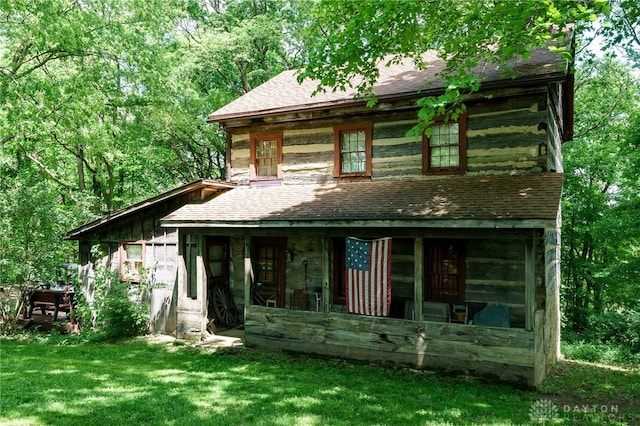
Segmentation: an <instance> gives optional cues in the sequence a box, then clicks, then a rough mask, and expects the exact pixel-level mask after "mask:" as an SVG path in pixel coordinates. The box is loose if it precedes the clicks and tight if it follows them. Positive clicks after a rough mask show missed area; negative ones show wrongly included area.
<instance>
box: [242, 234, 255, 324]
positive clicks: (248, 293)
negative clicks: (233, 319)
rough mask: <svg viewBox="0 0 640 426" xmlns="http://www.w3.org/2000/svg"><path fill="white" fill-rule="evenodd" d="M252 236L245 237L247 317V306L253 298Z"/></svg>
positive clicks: (245, 307) (245, 300)
mask: <svg viewBox="0 0 640 426" xmlns="http://www.w3.org/2000/svg"><path fill="white" fill-rule="evenodd" d="M251 275H252V274H251V237H249V236H245V237H244V309H245V312H244V313H243V314H244V316H245V317H246V311H247V306H249V305H252V304H253V303H252V302H253V301H252V300H251Z"/></svg>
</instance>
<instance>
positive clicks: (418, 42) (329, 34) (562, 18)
mask: <svg viewBox="0 0 640 426" xmlns="http://www.w3.org/2000/svg"><path fill="white" fill-rule="evenodd" d="M610 10H611V6H610V5H609V3H608V2H607V1H606V0H594V1H575V0H545V1H528V0H524V1H484V0H481V1H477V0H461V1H412V0H385V1H380V0H363V1H358V2H354V1H350V0H320V1H319V2H318V3H317V4H316V5H315V8H314V9H313V12H312V16H313V23H312V24H311V25H310V27H309V31H308V37H309V40H310V41H309V43H310V47H309V61H308V63H307V64H306V66H305V69H304V71H303V72H302V73H301V74H300V76H299V78H300V79H304V78H307V77H309V78H314V79H318V80H319V81H320V87H319V89H318V90H326V89H344V88H346V87H350V86H352V85H353V84H354V83H353V82H354V81H357V82H358V83H357V84H356V85H357V88H358V90H359V94H360V95H362V96H365V97H368V99H369V100H370V103H371V104H373V103H375V97H374V96H373V95H372V93H371V88H372V86H373V85H374V84H375V82H376V80H377V79H378V77H379V71H378V65H379V64H380V63H382V64H386V65H388V64H390V63H393V62H394V61H398V60H400V59H401V58H410V59H412V60H413V61H414V62H415V64H416V66H417V67H418V68H420V67H424V66H425V64H424V63H423V62H422V55H423V53H424V52H425V51H428V50H436V51H437V52H438V55H439V56H440V57H441V58H443V59H445V60H446V61H447V64H448V66H447V68H446V69H445V70H444V72H443V74H442V77H444V79H445V80H446V81H447V87H446V91H445V93H444V94H443V95H441V96H438V97H426V98H424V99H423V100H422V101H421V102H420V103H419V105H421V106H422V107H423V111H422V112H421V115H422V116H423V117H424V119H425V122H426V123H428V122H429V121H431V120H432V119H433V118H434V116H435V115H440V114H443V113H451V112H453V113H455V112H456V111H457V112H459V111H460V102H461V100H462V97H463V95H464V94H466V93H468V92H470V91H475V90H477V89H478V87H479V81H478V80H477V78H475V77H474V76H473V74H472V73H471V72H470V71H471V70H472V69H473V68H474V67H475V66H476V65H478V64H480V63H485V62H490V63H494V64H496V66H498V67H500V68H502V69H503V70H504V71H505V73H506V74H507V75H509V67H508V62H509V61H511V60H514V59H519V58H524V59H526V58H527V57H529V55H530V52H531V51H532V50H533V49H535V48H540V47H548V48H549V49H553V50H556V51H559V52H561V53H564V54H566V55H567V57H570V55H571V46H570V41H571V37H567V34H566V32H565V30H566V29H567V28H570V27H576V26H577V27H578V29H580V28H581V27H582V26H583V24H585V23H590V22H594V21H595V20H596V19H597V18H598V16H600V15H603V14H606V13H608V12H609V11H610ZM452 107H453V108H452Z"/></svg>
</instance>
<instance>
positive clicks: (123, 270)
mask: <svg viewBox="0 0 640 426" xmlns="http://www.w3.org/2000/svg"><path fill="white" fill-rule="evenodd" d="M144 268H145V264H144V241H125V242H123V243H121V244H120V279H121V280H122V281H131V282H140V281H141V280H142V278H143V276H144Z"/></svg>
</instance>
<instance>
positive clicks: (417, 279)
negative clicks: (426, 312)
mask: <svg viewBox="0 0 640 426" xmlns="http://www.w3.org/2000/svg"><path fill="white" fill-rule="evenodd" d="M423 261H424V240H423V239H422V238H421V237H416V238H415V239H414V241H413V310H414V319H415V320H416V321H422V320H423V315H422V298H423V295H422V286H423V282H424V272H423V268H422V265H423Z"/></svg>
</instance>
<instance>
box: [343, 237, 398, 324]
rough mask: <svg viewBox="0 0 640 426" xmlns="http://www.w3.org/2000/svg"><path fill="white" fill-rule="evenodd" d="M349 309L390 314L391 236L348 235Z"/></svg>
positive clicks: (373, 313)
mask: <svg viewBox="0 0 640 426" xmlns="http://www.w3.org/2000/svg"><path fill="white" fill-rule="evenodd" d="M346 253H347V259H346V272H345V273H346V277H345V281H346V284H347V285H346V287H347V292H346V293H347V295H346V296H347V311H348V312H351V313H356V314H361V315H370V316H389V314H390V309H391V238H380V239H376V240H361V239H357V238H352V237H348V238H347V239H346Z"/></svg>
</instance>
